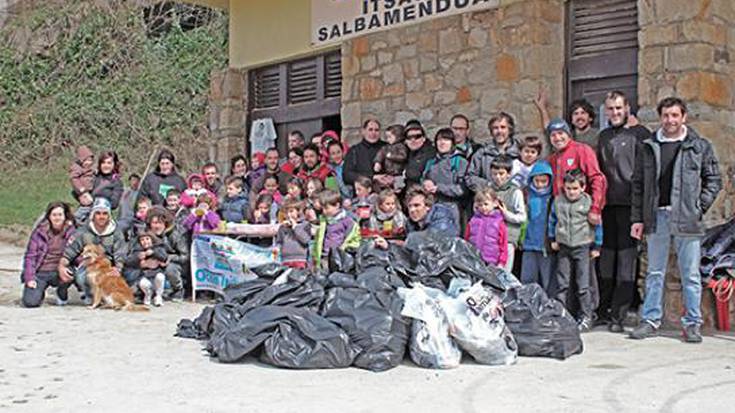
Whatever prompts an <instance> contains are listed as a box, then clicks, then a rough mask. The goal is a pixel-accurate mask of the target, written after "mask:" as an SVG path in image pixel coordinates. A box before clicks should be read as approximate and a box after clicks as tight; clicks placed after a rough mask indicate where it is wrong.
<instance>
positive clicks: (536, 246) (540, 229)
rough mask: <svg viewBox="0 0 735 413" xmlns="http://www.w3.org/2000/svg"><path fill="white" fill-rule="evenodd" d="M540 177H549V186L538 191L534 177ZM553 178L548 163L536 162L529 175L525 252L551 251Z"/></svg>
mask: <svg viewBox="0 0 735 413" xmlns="http://www.w3.org/2000/svg"><path fill="white" fill-rule="evenodd" d="M540 175H548V177H549V185H548V186H547V187H546V188H543V189H538V188H536V186H535V185H534V184H533V177H535V176H540ZM552 178H553V175H552V173H551V165H549V163H548V162H546V161H538V162H536V164H535V165H534V166H533V168H532V169H531V173H530V174H529V175H528V186H527V187H526V188H527V190H528V224H527V225H526V235H525V239H524V240H523V250H524V251H537V252H543V253H547V252H548V251H549V249H548V245H547V241H548V239H547V236H546V234H547V230H548V222H549V214H550V213H551V204H552V202H553V197H552V195H551V192H552V191H551V182H552Z"/></svg>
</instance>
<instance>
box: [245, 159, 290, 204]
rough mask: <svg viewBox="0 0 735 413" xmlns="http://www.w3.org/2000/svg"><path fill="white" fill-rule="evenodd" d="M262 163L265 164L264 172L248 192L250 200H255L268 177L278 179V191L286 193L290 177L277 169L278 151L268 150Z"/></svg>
mask: <svg viewBox="0 0 735 413" xmlns="http://www.w3.org/2000/svg"><path fill="white" fill-rule="evenodd" d="M263 163H264V164H265V172H264V173H263V175H262V176H261V177H260V178H258V179H256V180H255V182H253V187H252V188H251V190H250V199H256V198H257V197H258V194H259V193H260V191H262V190H263V186H264V184H265V179H266V178H267V177H269V176H276V178H277V179H278V187H279V191H281V193H284V194H285V193H286V192H287V190H286V189H287V188H286V186H287V184H288V179H289V178H290V177H291V175H289V174H288V173H286V172H283V171H282V170H281V168H279V167H278V149H276V148H268V149H267V150H266V151H265V161H264V162H263Z"/></svg>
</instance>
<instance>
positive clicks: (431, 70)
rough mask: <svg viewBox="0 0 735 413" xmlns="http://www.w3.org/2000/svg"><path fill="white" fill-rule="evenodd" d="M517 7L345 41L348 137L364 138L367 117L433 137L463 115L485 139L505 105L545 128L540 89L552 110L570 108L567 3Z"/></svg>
mask: <svg viewBox="0 0 735 413" xmlns="http://www.w3.org/2000/svg"><path fill="white" fill-rule="evenodd" d="M507 3H508V2H503V3H501V4H507ZM510 3H511V4H509V5H505V6H501V7H499V8H497V9H492V10H487V11H482V12H475V13H468V14H464V15H458V16H452V17H446V18H441V19H436V20H432V21H429V22H424V23H420V24H417V25H413V26H408V27H404V28H399V29H394V30H390V31H386V32H379V33H374V34H370V35H367V36H362V37H359V38H355V39H352V40H349V41H346V42H344V43H343V44H342V74H343V81H342V126H343V135H344V136H345V137H346V138H347V139H348V140H349V141H351V142H354V141H357V140H359V139H360V138H359V129H360V126H361V123H362V121H363V120H364V119H366V118H368V117H376V118H378V119H380V120H381V121H382V122H383V123H384V126H387V125H389V124H392V123H405V122H406V121H407V120H409V119H413V118H416V119H419V120H420V121H421V122H422V123H423V124H424V125H425V126H426V127H428V133H430V134H431V135H433V133H435V131H436V130H437V129H438V128H439V127H443V126H446V125H448V124H449V120H450V118H451V117H452V115H454V114H456V113H463V114H465V115H466V116H468V117H469V118H470V119H471V120H472V125H471V126H472V130H473V133H472V136H473V137H474V138H475V139H476V140H477V141H481V142H482V141H486V140H487V139H489V132H488V131H487V121H488V120H489V118H490V116H491V115H492V114H493V113H495V112H497V111H499V110H504V111H507V112H510V113H511V114H513V115H514V117H515V118H516V123H517V125H518V132H520V133H523V132H535V133H538V132H539V131H540V130H541V122H540V120H539V117H538V113H537V111H536V108H535V106H534V105H533V103H532V100H533V98H534V97H535V96H536V94H537V92H538V89H539V86H540V85H542V84H543V85H544V86H545V87H546V88H547V90H549V93H550V102H552V107H551V108H550V110H551V112H552V113H561V108H560V107H559V106H558V104H560V103H561V102H562V95H563V92H562V90H563V86H562V85H563V83H562V82H563V63H564V62H563V61H564V41H563V40H564V34H563V27H564V25H563V10H564V7H563V2H562V1H560V0H533V1H519V2H510Z"/></svg>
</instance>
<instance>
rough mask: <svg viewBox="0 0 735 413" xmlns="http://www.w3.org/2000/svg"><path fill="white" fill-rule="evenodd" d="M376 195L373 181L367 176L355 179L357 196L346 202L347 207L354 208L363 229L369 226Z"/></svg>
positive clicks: (353, 210)
mask: <svg viewBox="0 0 735 413" xmlns="http://www.w3.org/2000/svg"><path fill="white" fill-rule="evenodd" d="M376 198H377V197H376V196H375V194H374V193H373V181H371V180H370V178H368V177H365V176H358V177H357V179H355V198H354V199H352V201H350V202H346V203H345V207H346V208H349V209H351V210H352V214H353V215H354V216H355V217H356V220H357V222H358V224H359V225H360V228H361V229H365V228H367V227H368V224H369V223H370V216H371V215H372V214H373V208H374V207H375V202H376Z"/></svg>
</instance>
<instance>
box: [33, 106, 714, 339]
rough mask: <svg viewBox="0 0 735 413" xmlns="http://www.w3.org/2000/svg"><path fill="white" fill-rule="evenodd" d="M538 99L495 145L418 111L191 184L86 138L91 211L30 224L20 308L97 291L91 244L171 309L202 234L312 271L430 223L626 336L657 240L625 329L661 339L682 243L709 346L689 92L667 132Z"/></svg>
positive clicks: (462, 120) (691, 305) (166, 157)
mask: <svg viewBox="0 0 735 413" xmlns="http://www.w3.org/2000/svg"><path fill="white" fill-rule="evenodd" d="M535 103H536V105H537V107H538V109H539V113H540V115H541V119H542V122H543V124H544V125H545V130H544V131H543V132H544V133H543V134H538V135H534V134H531V135H528V136H524V137H523V138H522V139H521V138H519V137H518V136H517V135H516V133H515V131H516V129H517V125H516V123H515V119H514V118H513V116H512V115H511V114H509V113H505V112H500V113H498V114H497V115H495V116H493V117H492V118H490V119H489V121H488V123H487V128H488V130H487V132H488V133H489V136H490V138H489V139H488V140H487V143H484V144H479V143H478V142H477V141H476V140H475V139H473V136H478V135H480V134H482V132H480V133H478V135H473V132H474V131H472V130H471V128H470V125H471V122H470V119H468V118H467V117H466V116H464V115H462V114H457V115H455V116H454V117H452V119H451V121H450V123H449V125H446V127H442V128H440V129H438V130H437V131H436V133H434V134H433V136H429V135H427V131H426V130H425V128H424V127H423V125H422V124H421V123H420V122H419V121H417V120H411V121H409V122H407V123H406V124H405V125H399V124H396V125H390V126H388V127H386V128H384V129H383V126H382V125H381V123H380V121H379V120H377V119H368V120H366V121H365V122H364V124H363V127H362V130H361V133H362V140H361V141H360V142H359V143H357V144H355V145H354V146H352V147H348V145H347V144H346V142H344V141H342V140H341V138H340V136H339V134H337V133H336V132H334V131H325V132H323V133H320V134H316V135H314V136H312V137H311V139H309V140H308V141H307V139H306V137H305V136H304V135H303V134H302V133H301V132H299V131H292V132H290V134H289V135H288V150H287V153H286V154H284V155H285V156H284V157H281V156H280V154H279V151H278V150H277V149H276V148H271V149H268V150H267V151H265V152H264V153H260V152H258V153H254V154H252V156H251V157H250V158H248V157H245V156H242V155H238V156H236V157H234V158H233V159H232V160H231V163H230V168H229V171H228V172H229V173H228V174H227V176H226V178H224V180H223V179H222V178H221V175H222V174H221V171H220V170H219V169H218V167H217V165H216V164H214V163H207V164H205V165H204V166H203V167H202V168H201V171H200V172H199V173H193V174H191V175H189V176H188V177H187V178H186V179H184V177H183V176H182V175H180V174H179V172H178V171H177V167H176V159H175V157H174V154H173V153H171V152H170V151H168V150H162V151H161V152H160V153H159V154H158V157H157V162H156V164H155V170H154V171H152V172H150V173H148V174H147V175H145V176H143V177H140V176H138V175H136V174H131V175H129V177H128V179H127V185H124V184H123V181H122V176H121V173H120V166H121V164H120V160H119V159H118V156H117V155H116V154H115V153H114V152H109V151H108V152H103V153H101V154H100V155H99V156H97V157H96V162H95V156H94V154H93V153H92V152H91V151H90V150H89V149H88V148H86V147H80V148H79V149H78V151H77V158H76V160H75V161H74V163H73V164H72V166H71V168H70V180H71V185H72V191H73V194H74V198H75V199H76V201H77V203H78V205H76V206H75V207H76V208H72V207H71V206H70V205H67V204H65V203H63V202H53V203H51V204H50V205H49V206H48V209H47V210H46V213H45V215H44V217H43V219H42V220H40V222H39V223H38V225H37V226H36V227H35V229H34V231H33V234H32V236H31V240H30V242H29V245H28V251H27V253H26V256H25V265H24V270H23V273H22V281H23V283H24V290H23V299H22V301H23V304H24V305H25V306H27V307H36V306H39V305H40V304H41V303H42V302H43V299H44V294H45V291H46V289H47V288H48V287H55V288H56V289H57V300H58V302H59V304H64V303H65V302H66V300H67V299H68V291H67V290H68V289H69V287H70V286H72V285H75V286H76V287H77V288H79V289H80V291H81V293H82V296H83V298H84V299H85V300H86V301H89V299H90V291H89V285H88V283H87V281H86V278H85V270H84V265H80V253H81V251H82V249H83V247H84V245H86V244H89V243H94V244H98V245H102V246H103V247H104V249H105V251H106V253H107V255H108V257H109V258H110V260H111V261H112V263H113V265H114V268H115V271H117V272H118V273H119V274H120V275H121V276H123V277H124V278H125V280H126V281H127V283H128V284H129V285H130V286H131V287H133V288H135V289H137V290H139V292H140V295H141V298H142V300H143V303H144V304H146V305H154V306H160V305H162V304H163V302H164V299H171V300H180V299H182V298H183V297H184V294H185V292H186V291H187V289H188V288H190V286H188V285H187V284H188V283H189V282H190V281H189V280H190V277H189V276H188V275H187V267H188V262H189V247H190V243H191V236H192V234H197V233H200V232H206V231H213V230H217V229H221V228H222V226H223V225H224V223H229V222H235V223H251V224H279V225H280V226H279V229H278V233H277V235H276V236H275V238H274V239H273V240H269V239H265V240H261V241H260V244H261V245H268V246H270V245H272V246H273V248H275V249H277V252H278V254H279V256H280V261H281V262H282V264H283V265H286V266H290V267H293V268H302V269H303V268H308V269H312V270H314V271H319V270H322V269H324V268H325V267H326V265H327V261H328V260H327V257H328V256H329V253H330V251H332V250H335V249H350V248H355V247H358V246H359V245H360V244H361V243H364V242H370V243H373V244H374V246H375V247H376V248H389V246H390V244H391V243H396V244H400V243H402V242H403V240H404V239H405V238H406V236H407V234H409V233H411V232H412V231H435V232H438V233H442V234H445V235H446V236H450V237H462V238H464V239H466V240H467V241H468V242H470V243H471V244H472V245H474V246H475V247H476V248H477V251H478V253H479V254H480V256H481V257H482V259H483V260H484V261H485V262H486V263H487V264H488V265H491V266H497V267H500V268H503V269H505V270H507V271H509V272H512V273H513V274H515V275H516V276H517V277H518V278H519V279H520V281H521V282H522V283H538V284H539V285H541V286H542V287H543V288H544V290H545V291H546V292H547V293H548V294H549V295H550V296H552V297H555V298H557V299H558V300H560V301H561V302H562V303H563V304H565V305H567V306H568V308H570V309H573V312H574V314H575V315H576V318H577V320H578V325H579V329H580V330H581V331H587V330H589V329H590V328H591V327H593V325H594V323H606V324H607V325H608V328H609V330H610V331H612V332H623V322H624V320H625V318H626V316H627V314H628V312H629V311H630V310H631V309H632V307H633V306H634V304H635V303H636V295H637V292H636V291H637V290H636V274H637V269H636V267H637V259H638V246H639V243H640V242H641V240H642V238H643V234H647V250H648V268H647V275H646V288H645V298H644V301H643V304H642V309H641V322H640V324H639V325H638V327H637V328H635V329H634V330H633V331H632V332H631V333H630V336H631V337H632V338H637V339H641V338H646V337H650V336H652V335H655V334H656V332H657V330H658V328H659V326H660V323H661V319H662V294H663V280H664V276H665V273H666V265H667V256H668V250H669V245H670V243H671V241H672V240H673V242H674V246H675V248H676V253H677V256H678V258H679V260H678V262H679V266H680V270H681V274H682V285H683V291H684V293H683V297H684V307H685V309H686V313H685V314H684V316H683V318H682V325H683V327H684V336H685V339H686V341H689V342H699V341H701V333H700V326H701V324H702V317H701V313H700V300H701V291H702V287H701V279H700V275H699V268H698V267H699V245H700V242H701V238H702V235H703V225H702V217H703V215H704V214H705V213H706V212H707V210H708V208H709V207H710V206H711V205H712V203H713V202H714V200H715V198H716V197H717V194H718V193H719V191H720V190H721V186H722V183H721V178H720V172H719V167H718V162H717V158H716V156H715V154H714V152H713V149H712V146H711V144H710V143H709V142H708V141H707V140H706V139H704V138H703V137H700V136H699V135H698V134H697V132H695V130H694V129H692V128H691V127H689V126H687V124H686V121H687V106H686V103H685V102H684V101H682V100H681V99H678V98H666V99H663V100H662V101H661V102H660V103H659V105H658V108H657V110H658V114H659V117H660V127H659V128H658V129H657V130H656V131H655V132H651V131H649V130H648V129H647V128H645V127H644V126H642V125H640V124H638V121H637V120H636V118H635V117H634V116H633V115H632V114H631V110H630V105H629V102H628V100H627V97H626V96H625V95H624V94H623V93H621V92H619V91H613V92H610V93H609V94H608V95H607V97H606V99H605V104H604V106H605V109H604V110H605V118H606V119H607V122H606V123H607V124H606V125H602V126H603V128H602V130H598V129H595V127H594V126H593V125H594V121H595V118H596V113H595V111H594V108H593V107H592V106H591V105H590V104H589V103H588V102H587V101H585V100H579V101H575V102H573V103H572V104H571V106H570V108H569V119H568V122H567V121H566V120H564V119H561V118H554V119H550V117H549V115H548V113H547V110H546V102H545V98H544V96H543V94H540V95H539V98H538V99H536V101H535ZM381 132H382V133H381ZM544 135H545V136H544ZM547 144H550V146H549V147H547ZM547 153H548V156H545V155H546V154H547ZM126 186H127V187H126ZM115 211H117V219H113V212H115Z"/></svg>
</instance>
